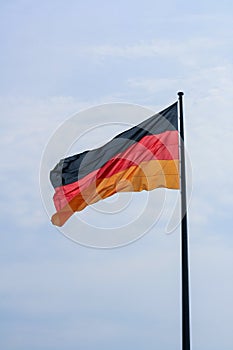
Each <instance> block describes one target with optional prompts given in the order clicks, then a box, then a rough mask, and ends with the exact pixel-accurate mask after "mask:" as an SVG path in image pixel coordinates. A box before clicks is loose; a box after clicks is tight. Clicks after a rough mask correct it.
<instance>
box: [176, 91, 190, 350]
mask: <svg viewBox="0 0 233 350" xmlns="http://www.w3.org/2000/svg"><path fill="white" fill-rule="evenodd" d="M183 95H184V93H183V92H178V96H179V114H180V160H181V166H180V176H181V220H182V221H181V275H182V350H190V319H189V317H190V316H189V265H188V229H187V202H186V178H185V153H184V116H183Z"/></svg>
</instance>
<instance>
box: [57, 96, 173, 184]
mask: <svg viewBox="0 0 233 350" xmlns="http://www.w3.org/2000/svg"><path fill="white" fill-rule="evenodd" d="M172 130H178V117H177V102H175V103H174V104H173V105H171V106H169V107H168V108H166V109H164V110H163V111H162V112H160V113H158V114H156V115H153V116H152V117H150V118H149V119H147V120H145V121H143V122H142V123H140V124H138V125H137V126H134V127H133V128H131V129H129V130H126V131H124V132H122V133H121V134H119V135H117V136H115V137H114V138H113V139H112V140H111V141H109V142H108V143H106V144H105V145H104V146H102V147H99V148H97V149H94V150H89V151H85V152H83V153H80V154H76V155H73V156H71V157H67V158H65V159H62V160H60V162H59V163H58V164H57V165H56V166H55V168H54V169H53V170H52V171H51V172H50V181H51V183H52V185H53V187H54V188H56V187H60V186H62V185H63V186H64V185H68V184H70V183H73V182H76V181H78V180H80V179H82V178H83V177H84V176H86V175H88V174H89V173H91V172H92V171H95V170H97V169H100V168H101V167H102V166H103V165H104V164H105V163H106V162H108V161H109V160H110V159H111V158H113V157H114V156H116V155H117V154H118V153H121V152H124V151H125V150H126V149H127V148H129V147H130V146H131V145H133V144H134V143H136V142H138V141H140V140H141V139H142V138H143V137H145V136H148V135H156V134H161V133H163V132H165V131H172Z"/></svg>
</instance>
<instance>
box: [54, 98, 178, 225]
mask: <svg viewBox="0 0 233 350" xmlns="http://www.w3.org/2000/svg"><path fill="white" fill-rule="evenodd" d="M50 180H51V183H52V185H53V187H54V189H55V194H54V197H53V200H54V205H55V208H56V210H57V212H56V213H55V214H54V215H53V216H52V223H53V224H54V225H56V226H62V225H63V224H64V223H65V222H66V221H67V220H68V219H69V218H70V216H71V215H72V214H73V213H74V212H76V211H81V210H83V209H84V208H85V207H86V206H88V205H90V204H93V203H96V202H98V201H99V200H101V199H104V198H107V197H109V196H112V195H113V194H115V193H117V192H140V191H143V190H146V191H150V190H153V189H155V188H160V187H165V188H169V189H179V140H178V114H177V102H176V103H174V104H172V105H171V106H169V107H168V108H166V109H164V110H163V111H161V112H160V113H158V114H156V115H153V116H152V117H150V118H149V119H147V120H145V121H143V122H142V123H140V124H138V125H137V126H134V127H133V128H131V129H128V130H126V131H124V132H123V133H121V134H119V135H117V136H115V137H114V138H113V139H112V140H111V141H109V142H108V143H106V144H105V145H104V146H102V147H100V148H97V149H93V150H89V151H85V152H83V153H80V154H76V155H73V156H70V157H68V158H65V159H62V160H60V162H59V163H58V164H57V165H56V166H55V168H54V169H53V170H52V171H51V172H50Z"/></svg>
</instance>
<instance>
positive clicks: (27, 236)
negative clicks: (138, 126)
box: [0, 0, 233, 350]
mask: <svg viewBox="0 0 233 350" xmlns="http://www.w3.org/2000/svg"><path fill="white" fill-rule="evenodd" d="M232 20H233V4H232V2H231V1H230V0H229V1H227V0H222V1H221V2H219V1H215V0H214V1H210V0H206V1H205V2H203V1H199V0H198V1H195V2H192V3H190V2H189V3H188V2H187V1H181V0H180V1H177V0H174V1H168V0H165V1H163V2H161V1H156V0H154V1H150V0H145V1H143V2H139V1H121V0H120V1H118V2H111V1H104V0H100V1H98V2H95V1H90V0H89V1H85V2H84V1H72V0H70V1H66V2H65V1H54V0H51V1H26V0H22V1H21V0H18V1H13V0H9V1H4V0H2V1H1V2H0V28H1V29H0V49H1V55H0V67H1V79H0V110H1V128H0V133H1V138H0V143H1V172H0V177H1V182H2V190H1V198H2V200H1V203H0V205H1V233H0V235H1V245H0V276H1V283H0V324H1V325H0V345H1V348H2V349H5V350H21V349H23V350H28V349H32V348H33V349H35V350H37V349H44V350H53V349H56V350H65V349H69V350H72V349H83V350H92V349H95V350H99V349H101V350H107V349H108V350H116V349H119V348H124V349H134V350H141V349H147V350H150V349H160V350H169V349H174V350H176V349H180V344H181V341H180V333H181V329H180V321H181V313H180V312H181V305H180V230H179V228H177V229H175V230H174V231H173V233H172V234H169V235H168V234H166V233H165V228H166V222H167V216H166V212H167V213H168V212H169V210H167V211H166V210H165V214H164V215H163V217H162V220H160V222H159V223H156V225H155V227H154V228H153V229H151V230H150V231H149V232H148V233H147V234H146V235H144V236H143V237H142V238H141V239H139V240H137V241H136V242H134V243H132V244H129V245H127V246H125V247H122V248H116V249H109V250H103V249H93V248H87V247H84V246H82V245H79V244H77V243H74V242H72V241H71V240H69V239H67V238H66V237H65V236H64V235H62V234H61V233H60V232H59V231H58V230H57V229H56V228H55V227H54V226H52V225H51V223H50V219H49V217H48V215H47V212H46V209H45V207H44V204H43V201H42V198H41V194H40V185H39V176H40V171H41V159H42V156H43V152H44V150H45V149H46V145H47V144H48V142H49V140H50V139H51V137H52V135H53V134H54V131H55V130H57V128H58V127H59V126H60V125H62V123H64V121H66V120H67V118H69V117H71V116H73V115H76V114H77V113H78V112H80V111H83V110H85V109H86V108H89V107H92V106H96V105H99V104H106V103H114V102H117V103H119V102H122V103H131V104H136V105H140V106H143V107H145V108H148V109H150V110H153V111H155V112H158V111H159V110H161V109H163V108H165V107H167V106H168V105H169V104H171V103H173V102H174V101H175V100H176V98H177V95H176V93H177V91H180V90H183V91H184V92H185V96H184V98H185V100H184V107H185V129H186V134H185V136H186V146H187V149H188V153H189V157H190V161H191V168H192V187H193V189H192V196H191V200H190V205H189V211H188V220H189V244H190V245H189V247H190V297H191V341H192V350H219V349H222V350H230V349H232V347H233V334H232V323H233V316H232V315H233V302H232V295H233V278H232V277H233V275H232V267H233V254H232V252H233V237H232V234H231V232H232V231H231V226H232V225H231V222H232V210H231V208H232V205H233V193H232V190H231V189H232V186H233V178H232V176H231V174H232V172H233V165H232V161H231V150H232V146H233V145H232V131H233V126H232V110H233V100H232V91H233V63H232V62H233V61H232V60H233V49H232V47H233V45H232V44H233V42H232V41H233V39H232V38H233V29H232ZM109 118H110V119H106V122H113V120H112V119H111V117H109ZM137 118H138V117H137ZM137 118H136V117H135V123H136V122H138V119H137ZM123 119H124V117H122V116H121V117H119V119H118V120H115V122H119V123H120V122H122V120H123ZM126 119H127V118H126ZM78 120H79V122H80V125H84V126H85V123H86V121H85V120H84V118H82V115H80V116H79V119H78ZM124 121H125V122H126V123H127V120H124ZM133 121H134V120H133V116H132V115H131V116H130V123H133ZM111 132H112V133H113V134H112V136H115V135H114V132H115V131H114V130H113V129H112V131H110V130H108V131H104V129H103V130H102V131H101V133H100V136H101V139H102V140H103V142H105V141H106V140H108V139H109V137H110V133H111ZM98 142H100V141H99V140H98ZM91 146H94V145H91ZM57 161H58V160H57V159H56V160H54V163H56V162H57ZM190 181H191V180H190ZM155 192H156V191H153V193H151V194H150V195H151V196H152V199H153V198H156V197H155V196H156V194H154V193H155ZM139 196H140V194H139ZM167 196H168V197H169V196H170V197H169V198H171V199H172V198H173V194H170V192H169V194H167ZM136 198H143V197H136ZM153 203H154V202H153ZM109 205H111V202H109ZM169 208H170V206H169V204H168V209H169ZM152 211H153V208H152V207H149V208H147V211H145V212H144V213H143V220H144V221H143V223H142V225H144V224H146V222H147V220H148V218H149V216H150V215H151V212H152ZM86 213H87V214H83V215H86V216H87V217H88V213H89V212H88V211H87V212H86ZM167 215H168V214H167ZM168 216H169V215H168ZM98 220H99V222H100V221H101V218H99V219H98V218H97V221H98ZM83 230H84V233H85V230H88V224H87V225H86V228H84V229H83Z"/></svg>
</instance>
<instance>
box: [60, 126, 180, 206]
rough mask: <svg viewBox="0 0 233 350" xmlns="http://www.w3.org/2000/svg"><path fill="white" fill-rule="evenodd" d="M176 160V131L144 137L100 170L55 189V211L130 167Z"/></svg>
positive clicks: (177, 156)
mask: <svg viewBox="0 0 233 350" xmlns="http://www.w3.org/2000/svg"><path fill="white" fill-rule="evenodd" d="M178 158H179V155H178V131H166V132H164V133H162V134H158V135H150V136H145V137H143V138H142V139H141V140H140V141H139V142H137V143H135V144H133V145H132V146H130V147H129V148H128V149H127V150H126V151H124V152H122V153H119V154H118V155H116V156H115V157H114V158H112V159H110V160H109V161H108V162H107V163H106V164H105V165H104V166H103V167H102V168H100V169H97V170H95V171H93V172H91V173H90V174H88V175H86V176H85V177H84V178H82V179H80V180H78V181H76V182H73V183H71V184H68V185H65V186H61V187H57V188H56V189H55V194H54V197H53V200H54V204H55V207H56V210H61V209H62V208H63V207H64V206H65V205H66V204H68V203H69V202H70V201H71V200H72V199H73V198H74V197H75V196H77V195H78V194H79V193H80V192H82V191H83V190H84V189H86V188H87V187H88V186H89V185H90V184H91V183H92V182H93V181H96V180H97V179H103V178H108V177H110V176H112V175H114V174H116V173H118V172H120V171H122V170H126V169H128V168H130V167H131V166H132V165H140V163H141V162H145V161H150V160H153V159H154V160H156V159H157V160H172V159H178Z"/></svg>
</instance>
